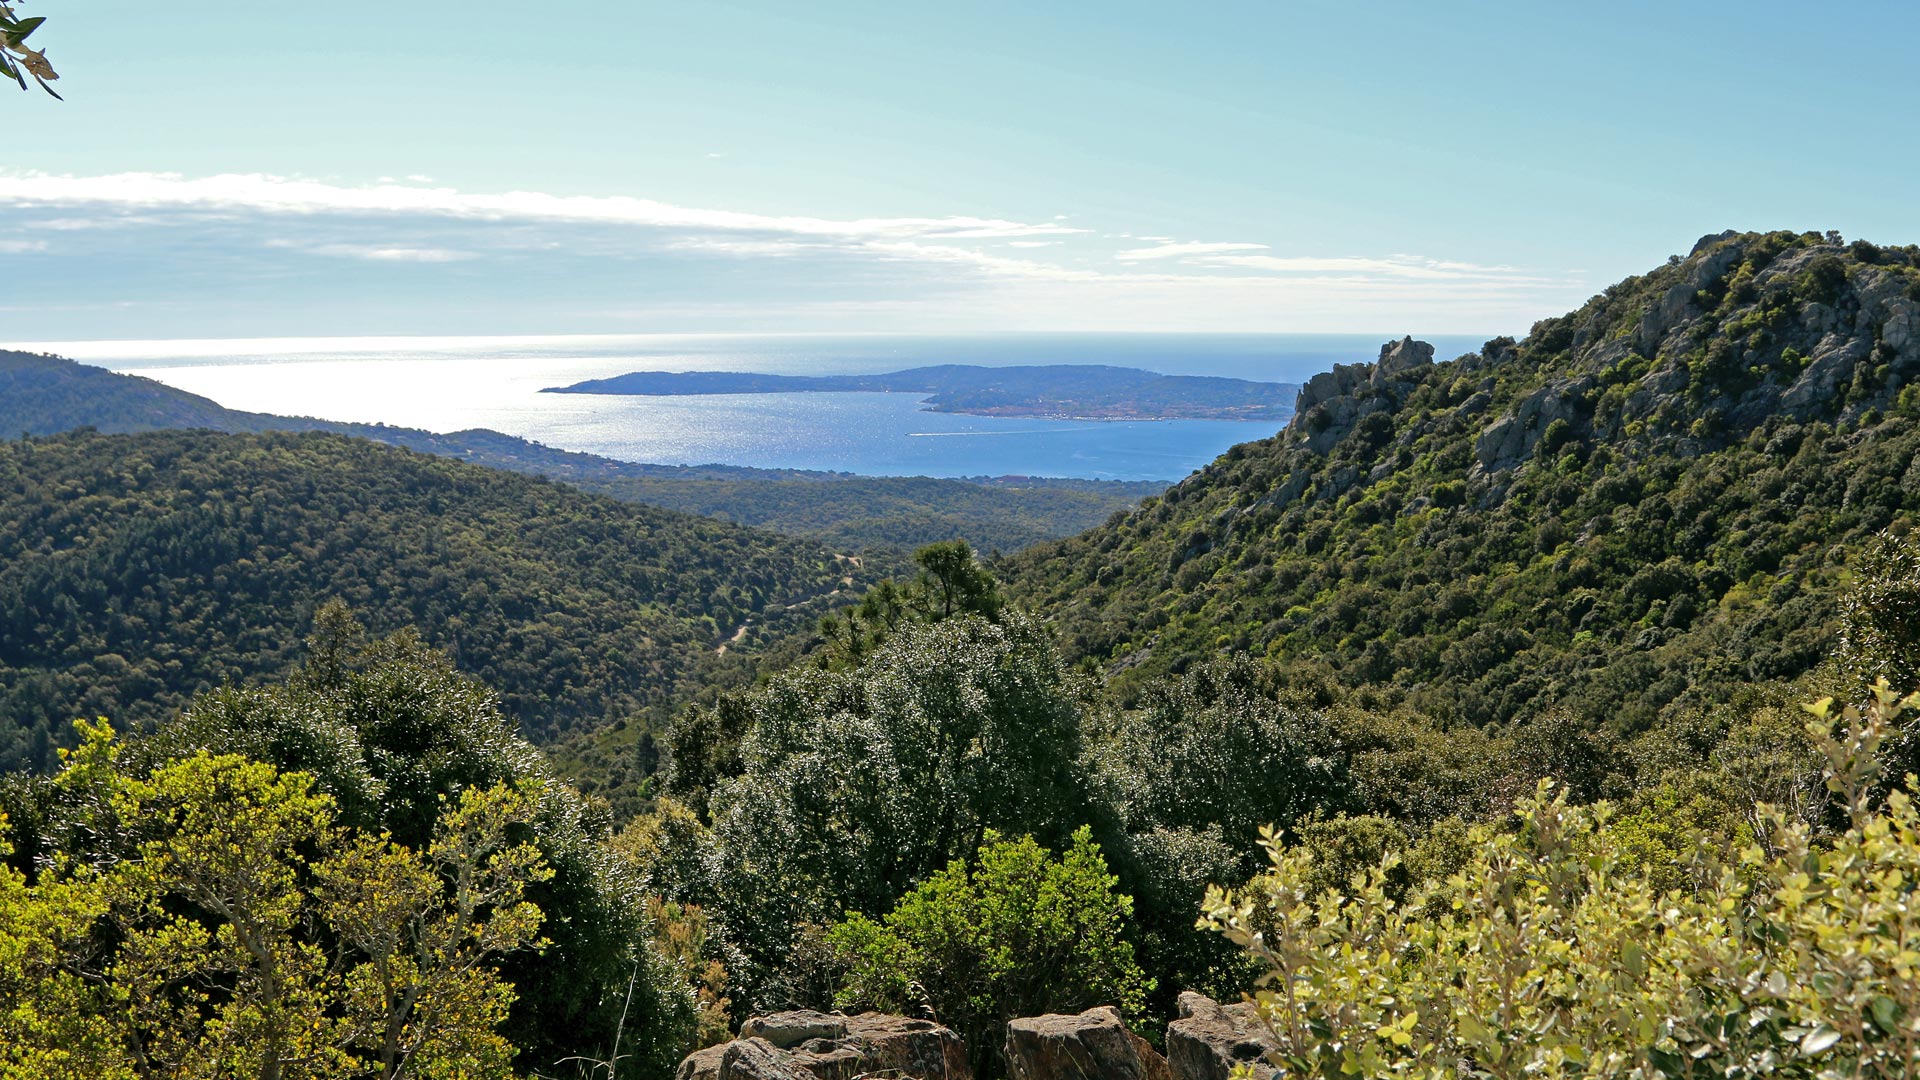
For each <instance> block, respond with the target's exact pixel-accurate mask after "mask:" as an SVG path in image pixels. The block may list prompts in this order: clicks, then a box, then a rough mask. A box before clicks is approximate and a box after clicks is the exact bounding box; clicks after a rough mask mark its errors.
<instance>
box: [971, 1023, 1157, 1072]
mask: <svg viewBox="0 0 1920 1080" xmlns="http://www.w3.org/2000/svg"><path fill="white" fill-rule="evenodd" d="M1006 1054H1007V1075H1008V1076H1009V1077H1011V1078H1012V1080H1094V1078H1098V1080H1173V1071H1172V1069H1171V1068H1170V1067H1169V1066H1168V1065H1167V1059H1166V1058H1164V1057H1161V1056H1160V1054H1159V1053H1158V1052H1157V1051H1155V1050H1154V1048H1153V1047H1152V1045H1151V1044H1149V1043H1148V1042H1147V1041H1146V1040H1145V1039H1142V1038H1141V1037H1139V1036H1138V1035H1135V1034H1134V1033H1133V1032H1131V1031H1128V1030H1127V1025H1126V1024H1125V1023H1124V1022H1122V1021H1121V1019H1120V1014H1119V1013H1118V1012H1116V1011H1114V1010H1113V1009H1112V1008H1111V1007H1108V1006H1101V1007H1100V1008H1097V1009H1088V1010H1087V1011H1086V1012H1083V1013H1081V1014H1079V1015H1078V1016H1067V1015H1064V1014H1061V1013H1049V1014H1048V1015H1046V1016H1032V1017H1026V1018H1024V1019H1020V1020H1015V1021H1013V1022H1011V1023H1009V1024H1008V1025H1007V1050H1006Z"/></svg>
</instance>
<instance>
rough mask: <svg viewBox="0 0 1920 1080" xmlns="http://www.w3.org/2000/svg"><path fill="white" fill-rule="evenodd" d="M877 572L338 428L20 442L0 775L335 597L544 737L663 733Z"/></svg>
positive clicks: (288, 650)
mask: <svg viewBox="0 0 1920 1080" xmlns="http://www.w3.org/2000/svg"><path fill="white" fill-rule="evenodd" d="M862 573H863V571H861V570H860V569H859V567H858V564H857V563H855V562H852V561H849V560H847V559H846V558H844V557H842V556H837V555H835V554H833V553H831V552H829V551H827V550H826V549H824V548H822V547H819V546H816V545H813V544H810V543H807V542H803V541H798V540H791V539H788V538H785V537H780V536H777V535H774V534H771V533H765V532H759V531H755V530H750V529H746V528H742V527H740V526H735V525H728V524H725V523H722V522H716V521H711V520H707V519H702V518H696V517H691V516H689V515H685V514H681V513H677V512H673V511H668V510H660V509H655V508H652V507H645V506H634V505H630V504H625V503H620V502H616V501H614V500H611V499H607V498H604V497H599V496H593V495H587V494H582V493H580V492H578V491H576V490H574V489H572V488H570V487H567V486H564V485H560V484H554V483H549V482H544V481H541V480H538V479H534V478H529V477H523V476H516V475H513V474H510V473H504V472H500V471H497V470H492V469H484V468H480V467H477V466H473V465H466V464H461V463H458V462H453V461H448V460H445V459H444V458H438V457H431V456H428V455H424V454H416V453H412V452H410V451H406V450H402V449H398V448H395V447H390V446H384V445H381V444H378V443H373V442H369V441H367V440H364V439H352V438H346V437H343V436H338V435H325V434H268V435H223V434H215V433H210V432H204V431H195V432H185V431H182V432H158V433H149V434H143V435H99V434H71V435H61V436H54V437H51V438H33V439H29V440H24V441H11V442H4V443H0V716H5V717H6V718H7V719H8V721H9V723H7V725H6V726H5V730H4V732H3V733H0V765H4V766H6V767H17V766H20V765H23V764H24V765H35V766H38V765H44V764H45V763H46V762H47V751H48V745H49V742H50V740H53V739H55V738H56V737H57V736H59V735H63V734H64V733H65V732H66V729H67V724H68V722H69V721H71V720H72V719H73V718H74V717H76V716H94V715H105V716H111V717H112V718H114V720H115V721H116V722H119V723H122V724H129V723H130V724H141V723H146V722H150V721H153V720H156V719H159V718H162V717H165V716H167V715H169V714H171V713H172V712H173V711H174V710H175V709H177V708H178V707H179V706H180V705H181V704H182V703H183V702H184V701H185V700H186V699H187V698H188V697H189V696H190V695H191V694H193V693H194V692H195V691H198V690H202V689H206V688H208V687H212V686H218V685H219V684H221V683H222V682H225V681H229V680H231V681H237V682H245V681H249V680H253V679H257V678H260V677H263V676H267V675H272V674H276V673H278V672H280V671H282V670H284V669H285V668H286V667H287V666H288V665H289V664H290V663H291V662H292V660H293V659H294V657H295V656H296V654H297V652H298V649H299V643H300V640H301V638H302V637H303V635H304V634H305V633H306V630H307V626H308V624H309V621H310V619H311V617H312V613H313V611H314V609H315V607H316V606H317V605H318V604H320V603H321V602H322V601H324V600H326V599H328V598H330V597H337V598H339V599H342V600H344V601H346V602H347V603H349V604H351V605H352V606H353V607H354V608H355V610H356V611H358V612H360V613H361V615H362V616H363V617H364V618H366V619H367V621H368V622H369V624H370V627H371V629H373V630H374V631H376V632H381V633H385V632H390V631H392V630H396V629H399V628H401V627H405V626H417V627H419V628H420V629H421V631H422V633H423V634H424V635H425V637H426V638H427V639H428V641H429V642H430V643H432V644H434V645H437V646H439V647H442V648H444V649H445V650H446V651H447V652H448V653H449V654H450V655H451V656H452V657H453V659H454V660H455V662H456V663H457V664H458V665H459V666H460V667H461V668H462V669H463V670H465V671H468V672H471V673H473V674H475V675H477V676H479V677H481V678H483V679H485V680H486V681H487V683H488V684H489V685H490V686H492V687H494V688H495V689H496V690H498V691H499V692H500V694H501V695H502V698H503V703H504V705H505V707H506V710H507V712H508V714H509V715H510V716H512V717H513V718H514V719H515V720H517V721H518V723H519V724H520V726H521V728H522V730H524V731H526V732H527V733H528V734H530V735H533V736H535V737H538V738H549V739H550V738H556V737H560V736H563V735H565V734H567V733H568V732H571V731H574V730H578V729H583V728H588V727H594V726H598V725H603V724H614V723H619V722H621V721H633V722H645V721H646V720H647V718H648V717H649V716H650V715H656V711H657V710H658V709H660V708H663V707H665V705H666V704H667V703H668V702H669V701H671V700H672V699H673V697H674V695H675V693H676V689H677V688H679V687H681V686H682V685H683V684H685V683H686V682H687V681H688V680H689V679H693V678H696V677H700V678H708V679H714V678H719V677H720V676H719V674H718V673H717V672H715V671H713V670H710V669H712V668H714V667H715V666H716V665H719V664H721V663H723V662H724V661H723V659H722V658H721V656H720V655H719V651H718V650H719V646H720V645H722V644H729V645H731V646H732V647H733V649H734V650H736V652H737V651H738V650H740V649H742V648H751V647H752V646H754V645H756V644H757V643H759V642H760V641H763V640H765V639H767V638H769V637H778V636H781V635H783V634H785V633H786V632H788V631H789V630H792V629H795V628H798V627H802V626H806V625H809V624H811V623H812V622H813V621H814V620H815V619H816V618H817V617H818V615H819V614H820V613H821V612H822V611H824V610H826V607H827V605H829V604H830V603H831V602H832V599H833V598H834V597H835V596H836V595H837V594H838V592H839V590H842V589H844V588H847V587H849V586H852V585H854V584H856V583H857V582H858V581H859V580H860V575H861V574H862Z"/></svg>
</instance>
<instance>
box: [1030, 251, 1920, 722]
mask: <svg viewBox="0 0 1920 1080" xmlns="http://www.w3.org/2000/svg"><path fill="white" fill-rule="evenodd" d="M1916 375H1920V250H1916V249H1911V248H1909V249H1880V248H1874V247H1872V246H1871V245H1862V244H1855V245H1853V246H1851V247H1844V246H1841V245H1840V244H1839V243H1838V242H1837V240H1834V239H1832V238H1829V237H1823V236H1820V235H1818V234H1806V235H1794V234H1787V233H1773V234H1767V235H1752V234H1749V235H1732V234H1729V235H1725V236H1717V237H1709V238H1707V239H1706V240H1703V241H1702V242H1701V243H1700V245H1699V246H1698V247H1697V248H1696V249H1695V250H1694V252H1693V254H1692V255H1691V256H1690V257H1688V258H1687V259H1684V260H1675V261H1674V262H1673V263H1671V264H1669V265H1667V266H1665V267H1662V268H1660V269H1658V270H1656V271H1654V272H1653V273H1650V274H1648V275H1646V276H1644V277H1639V278H1631V279H1628V280H1626V281H1624V282H1621V283H1620V284H1618V285H1615V286H1613V287H1612V288H1609V289H1608V290H1607V291H1606V292H1605V293H1604V294H1602V295H1600V296H1597V297H1595V298H1594V299H1593V300H1592V301H1590V302H1589V303H1588V304H1587V305H1586V306H1585V307H1583V308H1581V309H1580V310H1579V311H1577V312H1574V313H1572V314H1570V315H1567V316H1564V317H1562V318H1558V319H1549V320H1546V321H1544V322H1541V323H1540V324H1538V325H1537V326H1535V327H1534V330H1533V333H1532V334H1530V335H1529V336H1528V337H1527V339H1526V340H1525V341H1523V342H1518V343H1516V342H1513V341H1511V340H1507V339H1501V340H1496V341H1492V342H1489V343H1488V344H1487V346H1486V348H1485V349H1484V350H1483V351H1482V352H1481V353H1478V354H1472V355H1468V356H1464V357H1461V358H1460V359H1458V360H1454V361H1451V362H1448V363H1439V364H1429V365H1420V364H1413V365H1409V366H1404V367H1400V368H1398V369H1393V370H1390V369H1389V367H1388V366H1387V365H1385V364H1383V365H1380V366H1378V367H1375V368H1365V367H1352V368H1342V369H1339V370H1337V371H1335V372H1332V373H1329V374H1327V375H1323V376H1321V377H1319V378H1317V379H1315V380H1314V382H1313V383H1312V384H1310V385H1309V387H1308V390H1307V392H1306V393H1305V394H1304V395H1303V397H1302V404H1303V405H1304V406H1305V408H1304V409H1303V411H1302V413H1301V415H1300V416H1299V417H1297V418H1296V419H1295V421H1294V422H1293V423H1292V424H1291V425H1290V427H1289V429H1288V430H1287V431H1286V432H1283V433H1282V434H1281V435H1279V436H1277V437H1275V438H1273V439H1268V440H1265V441H1263V442H1256V443H1248V444H1245V445H1242V446H1237V447H1235V448H1234V449H1233V450H1231V451H1229V452H1228V453H1227V454H1226V455H1224V456H1223V457H1222V458H1220V459H1219V460H1218V461H1217V462H1215V463H1214V464H1213V465H1211V466H1209V467H1208V468H1206V469H1204V470H1202V471H1201V472H1200V473H1198V474H1196V475H1194V476H1193V477H1191V478H1189V479H1187V480H1186V481H1184V482H1182V483H1180V484H1179V485H1177V486H1175V487H1174V488H1172V489H1171V490H1170V491H1168V492H1167V493H1166V495H1165V496H1163V497H1162V498H1160V499H1158V500H1149V501H1148V502H1147V503H1145V504H1143V506H1142V507H1141V508H1140V509H1139V510H1137V511H1135V512H1134V513H1131V514H1128V515H1126V516H1125V517H1123V518H1119V519H1116V520H1115V521H1114V522H1112V523H1110V524H1108V525H1105V526H1103V527H1101V528H1097V529H1094V530H1092V531H1091V532H1088V533H1086V534H1083V535H1081V536H1078V537H1075V538H1073V539H1070V540H1065V541H1061V542H1059V543H1057V544H1051V545H1042V546H1040V547H1038V548H1036V549H1034V550H1032V551H1030V552H1027V553H1024V554H1022V555H1021V556H1019V557H1018V558H1016V559H1014V560H1012V561H1011V562H1010V563H1008V564H1007V565H1005V566H1004V567H1002V568H1001V569H1002V571H1003V573H1004V574H1005V575H1006V576H1007V577H1008V579H1009V580H1008V584H1009V588H1010V591H1011V592H1012V594H1013V595H1014V596H1015V597H1017V598H1019V599H1020V600H1022V602H1024V603H1026V604H1028V605H1029V606H1031V607H1033V608H1034V609H1035V610H1037V611H1040V612H1042V613H1044V614H1045V615H1046V616H1047V617H1048V618H1049V619H1050V620H1051V621H1053V623H1054V625H1055V626H1057V627H1058V628H1059V630H1060V632H1061V634H1062V636H1063V641H1064V643H1065V645H1066V647H1067V649H1068V651H1069V654H1070V655H1072V656H1074V657H1085V658H1088V659H1089V660H1091V661H1094V662H1096V663H1098V664H1100V665H1101V666H1102V667H1104V668H1106V669H1108V670H1110V671H1113V672H1115V673H1117V677H1118V679H1119V680H1120V681H1121V682H1122V683H1123V684H1125V685H1130V686H1142V685H1144V684H1145V683H1146V682H1147V681H1149V680H1151V679H1152V678H1154V677H1156V676H1157V675H1160V674H1163V673H1168V672H1178V671H1181V670H1183V669H1184V668H1185V667H1186V666H1188V665H1190V664H1192V663H1194V662H1195V661H1196V660H1197V659H1199V658H1201V657H1205V656H1209V655H1212V654H1215V653H1217V652H1220V651H1223V650H1233V651H1240V650H1245V651H1250V652H1252V653H1255V654H1257V655H1264V656H1268V657H1272V658H1274V659H1277V660H1281V661H1285V662H1300V663H1307V664H1316V665H1324V666H1325V667H1326V668H1328V669H1329V670H1330V671H1331V672H1332V673H1333V674H1334V675H1335V677H1337V678H1338V680H1339V681H1340V682H1341V683H1343V684H1344V685H1346V686H1348V687H1352V688H1363V687H1364V688H1367V689H1368V690H1369V691H1371V692H1372V698H1373V699H1374V700H1377V701H1379V702H1381V703H1383V704H1384V703H1394V702H1404V703H1407V704H1409V705H1411V706H1413V707H1415V708H1416V709H1418V710H1419V711H1421V712H1423V713H1425V714H1427V715H1429V716H1432V717H1434V718H1436V719H1439V720H1442V721H1445V722H1449V723H1466V724H1473V725H1486V724H1493V723H1502V722H1508V721H1513V720H1516V719H1526V718H1530V717H1536V716H1540V715H1542V714H1543V713H1544V712H1546V711H1547V710H1549V709H1551V708H1560V709H1565V710H1569V711H1571V712H1573V713H1575V714H1577V715H1579V716H1580V717H1582V718H1585V719H1588V720H1592V721H1604V722H1606V723H1609V724H1612V725H1615V726H1616V727H1617V728H1618V729H1619V730H1621V731H1623V732H1631V731H1637V730H1642V729H1645V728H1647V727H1648V726H1650V725H1652V724H1654V723H1655V722H1656V721H1657V720H1659V719H1660V718H1662V717H1670V716H1672V715H1674V714H1675V711H1676V710H1678V709H1684V708H1688V707H1691V706H1692V705H1695V704H1698V703H1703V702H1710V701H1716V700H1724V699H1726V698H1727V697H1728V696H1729V695H1730V694H1732V693H1733V692H1734V691H1735V690H1736V689H1737V688H1738V687H1739V686H1741V685H1743V684H1745V683H1747V682H1750V681H1755V680H1766V679H1775V678H1791V677H1793V676H1794V675H1796V674H1799V673H1801V672H1804V671H1806V670H1808V669H1809V668H1810V667H1812V666H1813V665H1814V664H1815V663H1816V662H1817V661H1818V660H1819V659H1820V658H1821V657H1822V656H1823V655H1824V654H1825V653H1826V652H1827V651H1828V649H1829V646H1830V645H1831V643H1832V633H1833V626H1834V622H1833V619H1834V614H1835V610H1836V601H1837V598H1838V596H1839V595H1840V587H1841V585H1842V584H1843V582H1844V580H1845V578H1846V574H1847V568H1846V557H1847V554H1848V553H1849V552H1850V551H1852V552H1857V551H1860V550H1862V549H1863V547H1864V544H1865V541H1866V540H1867V538H1869V537H1871V536H1872V535H1874V534H1875V533H1877V532H1879V531H1880V530H1882V529H1885V528H1887V527H1888V526H1889V525H1891V524H1893V523H1895V522H1896V521H1904V520H1905V515H1908V514H1910V513H1911V512H1912V511H1913V510H1914V509H1915V508H1917V507H1920V467H1915V466H1914V462H1915V460H1916V459H1917V458H1920V390H1917V389H1915V388H1913V387H1911V386H1910V385H1908V382H1909V380H1911V379H1912V378H1913V377H1914V376H1916Z"/></svg>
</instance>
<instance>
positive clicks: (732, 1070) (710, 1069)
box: [673, 1039, 814, 1080]
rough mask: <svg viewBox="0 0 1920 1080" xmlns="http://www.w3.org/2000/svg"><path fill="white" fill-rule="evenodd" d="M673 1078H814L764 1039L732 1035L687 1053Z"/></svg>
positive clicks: (777, 1079)
mask: <svg viewBox="0 0 1920 1080" xmlns="http://www.w3.org/2000/svg"><path fill="white" fill-rule="evenodd" d="M673 1077H674V1080H814V1076H813V1074H812V1073H809V1072H807V1071H806V1070H804V1069H801V1068H800V1067H798V1066H796V1065H794V1064H793V1062H792V1059H791V1058H789V1057H788V1056H787V1054H785V1053H784V1052H782V1051H781V1049H780V1048H779V1047H777V1046H775V1045H773V1044H772V1043H770V1042H768V1041H767V1040H765V1039H735V1040H733V1041H732V1042H730V1043H722V1044H721V1045H719V1046H709V1047H707V1048H706V1049H705V1050H701V1051H699V1052H698V1053H695V1054H692V1055H689V1056H688V1058H687V1059H686V1060H685V1061H682V1062H681V1063H680V1068H678V1069H677V1070H675V1071H674V1074H673Z"/></svg>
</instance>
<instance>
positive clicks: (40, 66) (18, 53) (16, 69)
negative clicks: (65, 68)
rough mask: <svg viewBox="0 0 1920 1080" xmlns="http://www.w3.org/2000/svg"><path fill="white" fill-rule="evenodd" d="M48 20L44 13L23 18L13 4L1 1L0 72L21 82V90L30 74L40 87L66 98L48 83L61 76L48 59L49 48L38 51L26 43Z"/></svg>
mask: <svg viewBox="0 0 1920 1080" xmlns="http://www.w3.org/2000/svg"><path fill="white" fill-rule="evenodd" d="M46 21H47V20H46V17H45V16H43V15H35V16H31V17H29V18H25V19H23V18H21V17H20V16H19V15H16V14H15V13H14V10H13V8H12V7H11V6H9V5H7V4H4V3H0V73H5V74H6V76H7V77H8V78H10V79H12V80H13V81H14V82H17V83H19V84H20V89H22V90H25V89H26V88H27V76H29V75H31V76H33V81H34V82H36V83H39V84H40V89H42V90H45V91H46V92H47V93H49V94H52V95H53V96H54V97H55V98H57V99H59V100H62V101H64V100H66V99H65V98H61V97H60V95H59V94H58V93H57V92H55V91H54V89H53V87H51V86H48V85H47V84H48V83H50V82H53V81H54V80H55V79H58V78H59V77H60V76H59V74H58V73H57V72H55V71H54V70H53V65H52V64H50V63H48V62H47V52H46V50H45V49H41V50H39V51H37V52H36V51H35V50H34V49H33V47H32V46H30V45H28V44H27V38H28V36H29V35H31V34H32V33H33V32H34V31H35V30H38V29H40V24H41V23H43V22H46Z"/></svg>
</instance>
